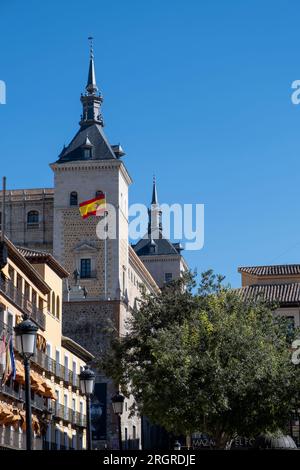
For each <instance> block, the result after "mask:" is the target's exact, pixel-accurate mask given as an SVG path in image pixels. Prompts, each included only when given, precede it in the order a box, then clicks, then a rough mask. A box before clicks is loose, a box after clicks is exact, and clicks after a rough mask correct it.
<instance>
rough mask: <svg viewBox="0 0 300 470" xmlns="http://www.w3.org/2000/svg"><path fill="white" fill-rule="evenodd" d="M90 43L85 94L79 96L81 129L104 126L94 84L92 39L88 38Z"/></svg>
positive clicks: (98, 94)
mask: <svg viewBox="0 0 300 470" xmlns="http://www.w3.org/2000/svg"><path fill="white" fill-rule="evenodd" d="M88 39H89V41H90V62H89V72H88V80H87V85H86V87H85V89H86V93H85V94H84V95H81V98H80V101H81V103H82V115H81V120H80V123H79V124H80V126H81V127H87V126H91V125H93V124H100V125H101V126H103V125H104V123H103V118H102V115H101V110H100V108H101V104H102V102H103V98H102V95H101V93H98V87H97V84H96V74H95V64H94V46H93V38H92V37H89V38H88Z"/></svg>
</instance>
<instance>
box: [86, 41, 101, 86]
mask: <svg viewBox="0 0 300 470" xmlns="http://www.w3.org/2000/svg"><path fill="white" fill-rule="evenodd" d="M88 40H89V41H90V66H89V74H88V81H87V85H86V87H85V89H86V91H87V92H88V94H89V95H95V94H96V92H97V91H98V87H97V84H96V74H95V65H94V43H93V40H94V38H93V37H92V36H89V38H88Z"/></svg>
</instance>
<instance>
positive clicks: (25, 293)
mask: <svg viewBox="0 0 300 470" xmlns="http://www.w3.org/2000/svg"><path fill="white" fill-rule="evenodd" d="M24 296H25V299H28V300H29V284H28V282H26V281H25V289H24Z"/></svg>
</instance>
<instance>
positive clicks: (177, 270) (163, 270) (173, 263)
mask: <svg viewBox="0 0 300 470" xmlns="http://www.w3.org/2000/svg"><path fill="white" fill-rule="evenodd" d="M141 260H142V261H143V263H144V265H145V267H146V268H147V270H148V271H149V273H150V274H151V275H152V277H153V278H154V279H155V281H156V283H157V284H158V286H159V287H163V286H164V284H165V283H166V274H171V275H172V279H173V280H174V279H178V278H180V277H181V276H182V274H183V273H184V272H185V271H186V270H187V266H186V264H185V262H184V260H183V258H182V256H180V255H178V256H176V255H175V256H174V255H161V256H155V255H151V256H150V255H149V256H141Z"/></svg>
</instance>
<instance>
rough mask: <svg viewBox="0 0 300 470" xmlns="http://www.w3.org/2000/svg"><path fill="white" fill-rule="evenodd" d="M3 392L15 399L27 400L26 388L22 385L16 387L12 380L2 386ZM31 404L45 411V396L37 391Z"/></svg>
mask: <svg viewBox="0 0 300 470" xmlns="http://www.w3.org/2000/svg"><path fill="white" fill-rule="evenodd" d="M1 393H3V394H4V395H7V396H9V397H10V398H14V399H15V400H18V401H21V400H22V401H23V402H25V390H24V389H23V388H22V387H21V386H20V385H18V386H17V388H15V387H13V386H12V385H11V383H10V382H8V384H5V385H3V386H2V387H1ZM31 406H32V407H33V408H35V409H36V410H38V411H43V409H44V407H45V398H44V397H41V396H40V395H37V394H36V393H35V394H34V398H33V399H32V400H31Z"/></svg>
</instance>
